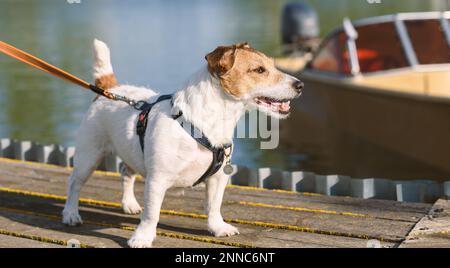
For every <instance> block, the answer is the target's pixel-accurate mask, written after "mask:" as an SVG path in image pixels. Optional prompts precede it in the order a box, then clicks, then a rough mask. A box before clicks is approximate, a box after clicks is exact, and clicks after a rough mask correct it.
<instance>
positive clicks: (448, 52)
mask: <svg viewBox="0 0 450 268" xmlns="http://www.w3.org/2000/svg"><path fill="white" fill-rule="evenodd" d="M444 22H445V21H444ZM446 23H447V24H449V21H448V20H447V21H446ZM405 26H406V29H407V30H408V35H409V38H410V39H411V43H412V46H413V48H414V51H415V52H416V55H417V60H418V62H419V64H442V63H450V44H449V43H448V42H447V36H446V34H445V31H444V29H443V27H442V22H441V21H440V20H407V21H405Z"/></svg>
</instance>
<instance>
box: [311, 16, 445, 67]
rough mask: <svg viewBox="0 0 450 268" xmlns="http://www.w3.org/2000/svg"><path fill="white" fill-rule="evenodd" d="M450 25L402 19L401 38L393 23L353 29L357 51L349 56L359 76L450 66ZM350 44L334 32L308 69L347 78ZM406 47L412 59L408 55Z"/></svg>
mask: <svg viewBox="0 0 450 268" xmlns="http://www.w3.org/2000/svg"><path fill="white" fill-rule="evenodd" d="M444 23H447V25H444ZM449 25H450V22H449V21H448V20H442V19H416V20H404V21H403V22H402V26H404V30H405V31H404V36H402V37H401V34H400V33H399V25H398V24H396V22H395V21H386V22H381V23H373V24H364V25H359V26H356V27H355V29H356V31H357V33H358V37H357V38H356V40H354V45H355V47H356V51H351V50H350V51H351V53H352V55H355V54H356V57H357V59H358V60H357V64H358V63H359V66H358V69H359V71H360V72H361V73H372V72H379V71H384V70H391V69H399V68H404V67H409V66H411V65H415V64H421V65H426V64H446V63H450V33H449V28H450V27H448V26H449ZM405 36H406V38H405ZM402 38H403V40H402ZM405 40H406V41H405ZM352 41H353V40H349V38H348V37H347V35H346V33H345V31H343V30H340V31H337V32H335V33H334V34H332V35H331V36H329V37H328V38H327V39H326V40H325V41H324V42H323V44H322V46H321V48H320V49H319V51H318V53H317V54H316V56H315V57H314V59H313V60H312V62H311V64H310V65H309V68H310V69H313V70H318V71H323V72H330V73H336V74H341V75H350V74H351V73H352V71H351V70H352V67H351V60H350V53H349V47H351V46H349V45H348V44H349V42H352ZM405 44H406V45H405ZM408 46H409V50H410V51H409V52H410V53H409V54H412V57H413V60H411V55H408ZM411 52H412V53H411ZM414 54H415V55H414ZM416 59H417V60H416Z"/></svg>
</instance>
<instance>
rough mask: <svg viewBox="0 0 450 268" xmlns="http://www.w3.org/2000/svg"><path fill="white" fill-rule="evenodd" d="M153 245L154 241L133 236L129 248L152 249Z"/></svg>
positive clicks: (129, 241)
mask: <svg viewBox="0 0 450 268" xmlns="http://www.w3.org/2000/svg"><path fill="white" fill-rule="evenodd" d="M152 244H153V239H146V238H142V237H137V236H135V235H133V237H132V238H130V240H128V246H129V247H130V248H151V247H152Z"/></svg>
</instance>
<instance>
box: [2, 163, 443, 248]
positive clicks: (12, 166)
mask: <svg viewBox="0 0 450 268" xmlns="http://www.w3.org/2000/svg"><path fill="white" fill-rule="evenodd" d="M70 172H71V170H70V169H68V168H62V167H57V166H51V165H45V164H39V163H31V162H21V161H16V160H8V159H0V247H66V246H67V243H68V241H70V242H69V244H70V243H73V241H79V242H80V246H82V247H126V241H127V239H128V238H129V237H130V236H131V234H132V231H133V230H134V228H135V227H136V225H137V224H138V222H139V216H130V215H125V214H123V213H122V210H121V208H120V203H119V202H120V200H121V181H120V178H119V176H118V174H115V173H105V172H96V173H95V175H94V176H93V177H92V178H91V179H90V180H89V181H88V183H87V185H86V186H85V188H83V192H82V200H81V203H80V214H81V216H82V217H83V220H84V225H82V226H80V227H67V226H64V225H63V224H62V223H61V211H62V209H63V205H64V200H65V184H66V180H67V177H68V176H69V174H70ZM143 188H144V182H143V181H142V180H139V181H137V183H136V196H137V198H138V200H139V201H140V202H141V204H142V199H143ZM203 199H204V189H203V188H202V187H198V188H194V189H186V190H185V193H184V195H180V194H179V193H177V192H174V191H169V192H168V194H167V197H166V199H165V202H164V205H163V210H162V212H161V220H160V223H159V225H158V237H157V239H156V240H155V242H154V246H155V247H189V248H204V247H295V248H299V247H362V248H364V247H367V246H368V245H375V246H376V245H377V242H376V241H374V240H378V241H379V242H380V245H381V246H382V247H450V202H449V201H446V200H439V201H438V202H437V203H436V204H434V205H433V204H421V203H401V202H394V201H382V200H363V199H357V198H350V197H331V196H323V195H317V194H307V193H294V192H287V191H271V190H264V189H257V188H250V187H238V186H229V187H228V189H227V191H226V194H225V197H224V203H223V207H222V212H223V216H224V218H225V219H226V221H227V222H230V223H232V224H234V225H236V226H237V227H238V228H239V230H240V232H241V235H239V236H234V237H229V238H216V237H213V236H211V235H210V234H209V233H208V232H207V231H206V216H205V215H204V212H203ZM417 223H419V224H417ZM416 225H417V226H416ZM369 241H370V242H369Z"/></svg>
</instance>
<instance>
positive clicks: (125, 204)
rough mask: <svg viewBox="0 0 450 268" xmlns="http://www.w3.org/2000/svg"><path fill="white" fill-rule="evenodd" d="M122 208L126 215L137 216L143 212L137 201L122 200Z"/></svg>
mask: <svg viewBox="0 0 450 268" xmlns="http://www.w3.org/2000/svg"><path fill="white" fill-rule="evenodd" d="M122 208H123V212H124V213H125V214H130V215H136V214H139V213H141V212H142V208H141V206H140V205H139V203H138V202H137V201H136V199H132V200H122Z"/></svg>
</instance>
